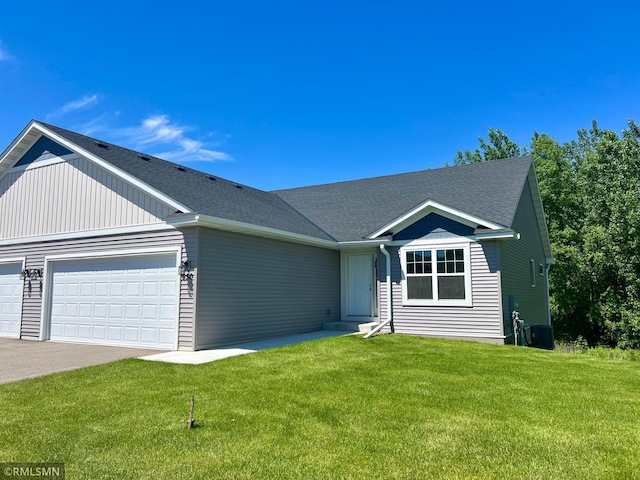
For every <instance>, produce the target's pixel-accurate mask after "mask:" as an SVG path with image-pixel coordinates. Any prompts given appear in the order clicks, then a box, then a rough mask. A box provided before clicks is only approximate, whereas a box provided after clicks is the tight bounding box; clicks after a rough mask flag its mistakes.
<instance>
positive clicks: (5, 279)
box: [0, 263, 22, 337]
mask: <svg viewBox="0 0 640 480" xmlns="http://www.w3.org/2000/svg"><path fill="white" fill-rule="evenodd" d="M21 271H22V264H21V263H4V264H3V263H0V335H1V336H3V337H19V336H20V314H21V312H22V280H21V279H20V272H21Z"/></svg>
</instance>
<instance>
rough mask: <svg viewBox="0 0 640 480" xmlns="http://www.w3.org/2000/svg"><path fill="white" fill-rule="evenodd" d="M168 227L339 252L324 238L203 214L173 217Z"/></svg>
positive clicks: (333, 244)
mask: <svg viewBox="0 0 640 480" xmlns="http://www.w3.org/2000/svg"><path fill="white" fill-rule="evenodd" d="M165 221H166V223H167V225H172V226H174V227H192V226H193V227H195V226H199V227H205V228H215V229H218V230H224V231H228V232H235V233H242V234H245V235H252V236H257V237H264V238H273V239H276V240H283V241H288V242H293V243H301V244H304V245H312V246H316V247H323V248H331V249H335V250H338V249H339V246H338V242H335V241H333V240H324V239H322V238H316V237H311V236H309V235H303V234H300V233H294V232H287V231H285V230H279V229H276V228H271V227H264V226H262V225H255V224H251V223H246V222H240V221H237V220H230V219H228V218H221V217H214V216H211V215H203V214H199V213H196V214H185V215H180V214H178V215H172V216H170V217H167V218H166V219H165Z"/></svg>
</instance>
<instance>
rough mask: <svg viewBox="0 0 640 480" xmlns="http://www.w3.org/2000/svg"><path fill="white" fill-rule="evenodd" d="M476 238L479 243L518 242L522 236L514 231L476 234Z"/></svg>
mask: <svg viewBox="0 0 640 480" xmlns="http://www.w3.org/2000/svg"><path fill="white" fill-rule="evenodd" d="M474 238H475V239H476V240H477V241H479V242H481V241H482V240H518V239H519V238H520V235H519V234H518V233H516V232H514V231H513V230H512V231H510V232H496V233H491V232H488V233H476V234H475V235H474Z"/></svg>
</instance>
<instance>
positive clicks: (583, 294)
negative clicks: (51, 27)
mask: <svg viewBox="0 0 640 480" xmlns="http://www.w3.org/2000/svg"><path fill="white" fill-rule="evenodd" d="M478 140H479V142H480V146H479V148H476V149H475V150H474V151H470V150H466V151H464V152H462V151H458V153H457V155H456V156H455V157H454V159H453V161H454V163H455V164H456V165H459V164H465V163H476V162H484V161H489V160H495V159H499V158H509V157H514V156H520V155H525V154H528V155H532V156H533V159H534V163H535V167H536V172H537V175H538V183H539V185H540V193H541V196H542V203H543V206H544V211H545V216H546V221H547V227H548V229H549V236H550V239H551V247H552V249H553V256H554V260H555V264H554V265H552V266H551V269H550V271H549V291H550V295H551V299H550V300H551V318H552V323H553V325H554V330H555V333H556V337H557V338H561V339H564V340H576V339H578V338H581V339H584V340H586V341H587V342H588V343H589V344H591V345H610V346H617V347H620V348H635V349H639V348H640V128H639V127H638V126H637V125H636V123H635V122H634V121H633V120H629V122H628V128H626V129H624V130H623V131H622V133H621V134H618V133H617V132H615V131H613V130H602V129H600V128H599V127H598V124H597V122H596V121H593V124H592V126H591V128H590V129H589V130H587V129H582V130H578V131H577V135H576V138H574V139H572V140H571V141H569V142H566V143H562V144H561V143H559V142H558V141H556V140H555V139H554V138H552V137H550V136H549V135H547V134H544V133H542V134H540V133H537V132H534V134H533V137H532V139H531V142H530V144H529V145H523V146H520V145H518V144H517V143H515V142H513V141H512V140H510V139H509V137H508V136H507V135H506V134H505V133H504V132H503V131H502V130H500V129H493V128H490V129H489V134H488V140H486V141H485V140H484V139H483V138H482V137H479V138H478Z"/></svg>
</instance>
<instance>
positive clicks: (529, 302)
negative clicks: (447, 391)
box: [500, 182, 547, 341]
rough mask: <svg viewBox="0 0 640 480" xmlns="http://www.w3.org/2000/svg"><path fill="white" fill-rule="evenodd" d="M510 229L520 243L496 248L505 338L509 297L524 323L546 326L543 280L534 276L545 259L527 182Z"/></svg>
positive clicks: (509, 317)
mask: <svg viewBox="0 0 640 480" xmlns="http://www.w3.org/2000/svg"><path fill="white" fill-rule="evenodd" d="M512 228H513V230H515V231H516V232H518V233H519V234H520V239H519V240H511V241H505V242H502V245H501V248H500V267H501V271H502V303H503V306H504V307H503V309H504V323H505V332H506V333H507V335H508V334H509V333H510V332H511V331H512V326H511V312H510V311H509V308H510V307H509V304H510V302H509V297H510V296H511V297H513V298H514V299H515V301H516V302H518V310H519V311H520V316H521V317H522V319H523V320H524V321H525V323H529V324H532V325H533V324H537V325H546V324H547V286H546V283H545V276H542V275H539V274H538V272H537V269H538V264H542V265H545V264H546V261H545V260H546V259H545V254H544V250H543V246H542V239H541V236H540V231H539V230H538V223H537V221H536V214H535V210H534V206H533V198H532V196H531V188H530V186H529V182H527V183H526V184H525V188H524V189H523V191H522V196H521V198H520V202H519V203H518V208H517V210H516V214H515V217H514V220H513V224H512ZM531 260H533V261H534V266H535V272H534V275H535V279H536V285H535V287H532V286H531ZM545 266H546V265H545ZM512 303H513V302H512ZM511 337H513V335H511ZM510 341H513V340H510Z"/></svg>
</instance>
